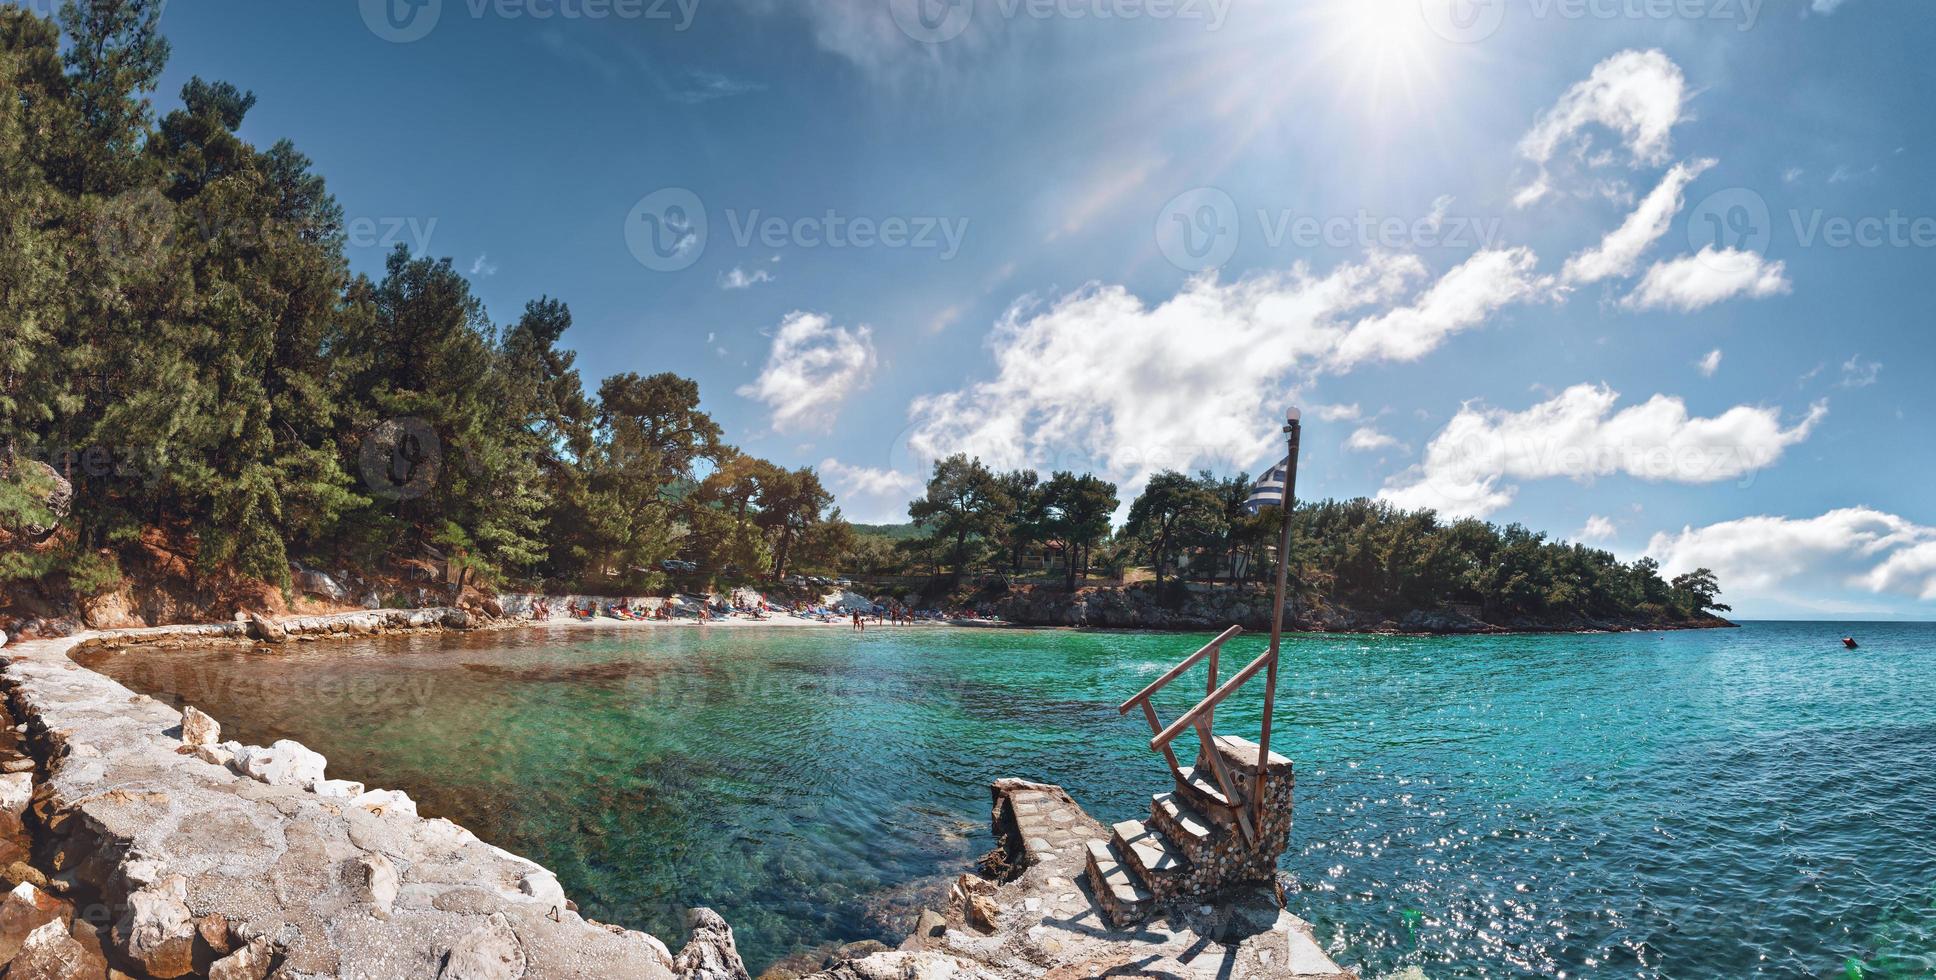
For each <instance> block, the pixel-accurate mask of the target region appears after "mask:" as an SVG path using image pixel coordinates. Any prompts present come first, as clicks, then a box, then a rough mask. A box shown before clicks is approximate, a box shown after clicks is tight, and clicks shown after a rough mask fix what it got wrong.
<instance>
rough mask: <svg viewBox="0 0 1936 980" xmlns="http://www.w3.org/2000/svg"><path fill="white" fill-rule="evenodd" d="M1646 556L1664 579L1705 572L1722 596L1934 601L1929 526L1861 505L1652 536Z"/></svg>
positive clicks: (1934, 559)
mask: <svg viewBox="0 0 1936 980" xmlns="http://www.w3.org/2000/svg"><path fill="white" fill-rule="evenodd" d="M1647 554H1649V555H1651V556H1653V557H1654V559H1655V560H1657V561H1659V562H1660V564H1661V570H1662V571H1664V572H1666V573H1667V574H1668V575H1678V574H1681V573H1683V572H1689V571H1692V570H1694V569H1696V568H1710V569H1713V570H1714V573H1715V575H1716V576H1717V577H1718V578H1719V579H1720V580H1721V584H1722V586H1723V587H1724V588H1726V589H1728V590H1729V592H1730V593H1734V592H1735V591H1736V590H1739V591H1741V592H1745V593H1749V594H1767V593H1772V592H1775V591H1777V590H1779V589H1781V588H1783V587H1784V586H1788V585H1791V584H1793V585H1800V586H1803V587H1804V588H1806V589H1807V590H1808V591H1809V592H1811V593H1820V592H1822V591H1825V590H1826V589H1828V588H1849V589H1859V590H1864V591H1868V592H1873V593H1878V594H1881V593H1896V594H1901V595H1909V596H1914V597H1916V598H1919V599H1925V600H1928V599H1936V528H1933V527H1926V526H1923V525H1920V524H1917V523H1915V522H1913V521H1910V520H1907V519H1905V518H1902V517H1898V516H1896V515H1895V514H1890V513H1886V512H1883V511H1879V510H1875V509H1873V508H1869V507H1846V508H1842V509H1840V510H1832V511H1829V512H1827V513H1825V514H1822V515H1821V516H1819V517H1807V518H1791V517H1776V516H1767V515H1763V516H1756V517H1743V518H1740V519H1738V520H1732V521H1722V522H1720V523H1718V524H1710V525H1708V526H1706V527H1700V528H1696V527H1684V528H1682V529H1681V531H1680V532H1679V533H1677V534H1669V533H1665V532H1663V533H1660V534H1656V535H1654V537H1653V540H1652V541H1650V542H1649V543H1648V545H1647Z"/></svg>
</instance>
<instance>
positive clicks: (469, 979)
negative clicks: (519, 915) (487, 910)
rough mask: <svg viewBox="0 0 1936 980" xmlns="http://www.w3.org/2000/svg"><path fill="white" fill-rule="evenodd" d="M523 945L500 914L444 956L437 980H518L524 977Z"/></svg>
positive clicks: (461, 940)
mask: <svg viewBox="0 0 1936 980" xmlns="http://www.w3.org/2000/svg"><path fill="white" fill-rule="evenodd" d="M524 971H525V958H524V944H523V943H520V942H519V941H518V935H517V933H515V932H512V931H511V923H510V922H509V921H508V920H507V919H505V917H504V913H502V912H499V913H496V914H494V915H492V916H491V917H490V918H489V919H487V920H485V922H484V924H483V925H480V926H478V927H477V928H476V929H474V930H472V931H471V933H470V934H469V935H467V936H465V937H464V938H462V939H460V940H458V941H457V944H456V945H454V946H452V947H451V948H450V952H449V953H446V954H445V955H444V965H443V967H442V969H440V970H438V971H437V977H438V980H518V978H519V977H522V976H524Z"/></svg>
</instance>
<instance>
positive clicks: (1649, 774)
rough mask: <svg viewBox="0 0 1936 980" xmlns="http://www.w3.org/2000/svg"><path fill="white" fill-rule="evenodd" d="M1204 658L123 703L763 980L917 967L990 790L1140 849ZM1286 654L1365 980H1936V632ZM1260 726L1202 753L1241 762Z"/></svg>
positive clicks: (1303, 871) (684, 666) (389, 674)
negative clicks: (1152, 734) (691, 930)
mask: <svg viewBox="0 0 1936 980" xmlns="http://www.w3.org/2000/svg"><path fill="white" fill-rule="evenodd" d="M1850 633H1853V634H1854V635H1856V636H1857V637H1859V638H1860V639H1861V641H1862V644H1863V646H1862V648H1861V649H1860V650H1856V651H1847V650H1844V649H1843V648H1842V646H1841V643H1840V638H1841V637H1842V636H1843V635H1845V634H1850ZM1206 639H1207V637H1201V636H1181V635H1175V634H1134V633H1074V632H1055V631H1046V632H1023V631H1006V630H1001V631H993V630H991V631H978V630H928V629H910V630H894V629H875V630H870V631H869V632H867V633H866V634H865V635H859V636H856V635H853V634H851V633H849V632H846V631H844V630H840V629H827V630H820V629H772V630H758V629H709V630H701V629H698V628H682V629H659V630H639V629H599V630H588V629H555V630H553V629H540V630H527V631H515V632H508V633H493V634H487V635H482V636H471V637H464V638H441V637H440V638H415V639H407V640H386V641H375V642H367V643H357V644H316V645H312V646H304V647H299V648H294V650H293V652H291V653H289V654H287V655H270V656H265V655H258V654H251V653H243V652H236V651H221V652H214V653H159V652H143V653H139V654H133V655H128V656H124V657H118V658H112V659H110V660H109V661H108V663H107V665H106V668H105V669H107V670H108V671H109V672H110V673H112V674H114V675H115V676H117V677H119V678H120V679H122V680H123V681H124V682H127V683H129V684H131V686H134V687H136V688H138V689H141V690H146V691H150V692H154V693H157V694H169V693H172V694H174V695H178V696H180V697H181V698H183V699H186V700H187V701H190V702H192V703H195V704H197V705H200V706H202V707H203V708H205V709H207V710H210V711H211V712H212V713H213V714H215V715H216V717H218V718H220V719H221V720H223V721H224V722H225V724H226V725H227V732H228V735H229V737H238V738H241V739H243V740H245V741H254V742H266V741H268V740H270V739H273V738H278V737H292V738H296V739H299V740H301V741H303V742H304V743H306V744H308V745H310V746H312V747H314V748H316V749H318V750H319V751H322V752H324V753H325V754H326V755H328V756H329V758H330V760H331V765H330V770H331V774H332V775H334V776H338V777H347V778H354V779H361V780H365V781H367V782H369V783H370V784H371V785H372V786H386V787H395V788H402V789H406V790H408V791H409V792H410V793H411V794H412V795H413V796H415V797H416V798H417V799H418V800H419V801H420V802H421V804H422V807H423V810H424V811H425V812H426V814H432V815H441V816H448V817H450V818H452V819H454V820H457V821H458V822H460V823H463V824H465V825H466V826H469V827H470V828H472V829H473V830H475V831H477V832H478V833H479V834H480V835H482V836H484V837H485V838H486V839H488V840H490V841H492V842H493V843H496V844H499V845H501V846H504V847H507V848H510V849H512V850H514V851H518V852H521V853H524V854H526V855H528V856H531V857H533V858H534V859H537V860H539V861H542V862H543V863H545V864H546V865H548V866H550V867H552V868H554V869H555V870H557V871H558V873H559V876H560V877H561V879H562V880H563V881H564V884H565V887H566V889H567V892H568V893H569V894H571V895H573V896H574V897H575V898H576V900H577V901H578V902H579V904H580V905H581V906H582V909H583V911H584V912H585V913H586V914H587V915H589V916H591V917H593V918H598V919H602V920H605V921H610V922H618V923H622V924H625V925H629V926H634V927H640V928H645V929H649V930H651V931H653V932H655V933H657V934H659V935H661V936H663V937H665V938H667V939H668V940H669V941H674V942H675V943H676V941H677V940H678V939H679V938H680V933H679V925H678V910H679V909H681V908H683V907H685V906H688V905H693V904H707V905H711V906H713V907H715V908H717V909H719V910H720V911H721V912H723V913H724V914H725V915H726V916H727V917H728V919H729V920H730V921H732V922H733V924H734V926H735V927H736V930H737V932H738V935H739V937H740V941H741V945H742V949H743V950H744V952H745V953H746V955H747V958H748V961H749V964H750V965H751V966H752V967H753V969H754V971H755V972H756V973H757V972H759V971H760V970H761V969H763V968H764V967H765V966H766V965H768V964H769V963H772V962H774V961H775V960H777V959H779V958H781V957H783V956H786V955H788V954H791V953H796V952H799V951H802V950H807V949H812V948H817V947H821V946H824V945H826V944H829V943H834V942H850V941H854V940H858V939H881V940H885V941H888V942H890V943H892V942H896V941H898V940H899V938H900V937H901V936H902V935H903V934H904V931H905V929H906V928H907V927H908V925H909V921H908V916H909V915H910V914H911V913H912V912H913V911H915V910H918V908H919V907H920V905H921V904H922V903H923V902H924V901H928V902H932V901H934V900H935V898H934V896H933V894H932V889H933V887H934V885H935V883H936V882H937V881H939V880H941V879H942V878H943V877H945V876H950V875H953V874H956V873H959V872H960V871H963V870H966V869H967V867H968V866H969V864H970V862H971V861H972V860H973V859H974V858H975V857H976V856H978V855H979V854H981V853H983V852H985V851H986V850H987V849H988V848H989V847H990V846H992V841H991V839H990V838H989V834H988V830H987V817H988V813H987V811H988V788H987V787H988V783H989V782H990V781H991V780H993V779H996V778H998V777H1003V776H1021V777H1029V778H1035V779H1042V780H1047V781H1051V782H1056V783H1060V784H1062V785H1064V786H1066V787H1068V788H1069V789H1070V790H1071V791H1072V792H1073V793H1074V794H1075V795H1076V798H1077V799H1078V800H1080V801H1081V802H1082V803H1083V804H1084V805H1085V806H1086V807H1087V808H1088V809H1089V810H1090V812H1091V813H1092V814H1094V815H1095V816H1097V817H1098V818H1100V819H1102V820H1104V821H1105V822H1109V821H1113V820H1120V819H1123V818H1125V817H1129V816H1133V815H1137V814H1140V813H1143V812H1145V811H1146V810H1147V808H1148V803H1149V794H1150V793H1152V792H1155V791H1158V790H1160V789H1162V788H1163V782H1164V778H1163V777H1164V773H1163V770H1162V768H1161V764H1160V762H1159V761H1158V760H1157V757H1156V756H1154V755H1151V754H1150V753H1149V752H1148V751H1147V750H1146V748H1145V747H1144V742H1145V741H1146V739H1147V737H1148V733H1147V729H1146V728H1144V727H1143V723H1142V721H1141V720H1140V718H1135V717H1132V718H1128V719H1125V718H1122V717H1119V716H1118V715H1117V713H1116V711H1115V707H1114V706H1115V704H1116V703H1118V702H1119V701H1120V700H1121V699H1122V698H1124V697H1127V696H1128V695H1130V694H1133V693H1134V692H1135V691H1136V690H1138V689H1139V688H1141V687H1142V686H1143V685H1144V684H1145V683H1147V682H1148V681H1149V680H1151V679H1153V678H1154V676H1155V675H1156V674H1158V673H1160V672H1161V671H1162V670H1163V669H1164V668H1165V667H1166V666H1167V665H1168V664H1169V663H1171V662H1173V661H1175V660H1177V659H1179V658H1181V657H1182V656H1183V655H1185V654H1187V653H1188V652H1190V651H1191V650H1193V649H1194V648H1195V647H1196V645H1198V644H1200V643H1202V642H1203V641H1204V640H1206ZM1262 643H1263V640H1262V639H1261V638H1257V637H1245V638H1242V639H1240V640H1238V641H1237V642H1236V643H1235V644H1233V647H1232V651H1233V652H1232V653H1231V654H1229V655H1227V656H1226V664H1227V665H1234V664H1238V663H1241V662H1244V661H1247V660H1248V659H1250V657H1251V656H1253V655H1254V654H1255V652H1257V651H1258V650H1260V649H1261V647H1262ZM1286 649H1287V652H1286V660H1285V669H1284V682H1283V688H1282V691H1281V693H1280V696H1279V703H1278V717H1277V732H1278V734H1277V741H1276V747H1277V748H1278V750H1279V751H1281V752H1282V753H1283V754H1285V755H1288V756H1290V757H1291V758H1293V759H1294V760H1295V761H1296V762H1297V765H1298V783H1297V797H1298V799H1297V814H1296V828H1295V831H1294V841H1293V849H1292V852H1291V853H1290V854H1288V855H1287V856H1286V858H1285V860H1284V863H1283V869H1284V871H1285V872H1286V873H1287V875H1288V876H1289V878H1290V880H1291V882H1292V889H1291V901H1292V908H1293V910H1294V911H1296V912H1297V913H1298V914H1300V915H1302V916H1304V917H1305V918H1306V919H1309V920H1311V921H1312V922H1313V923H1315V924H1316V925H1317V928H1318V933H1319V936H1320V938H1321V939H1322V940H1324V941H1325V942H1326V943H1327V944H1328V946H1329V948H1330V949H1331V951H1332V952H1333V954H1334V955H1335V956H1336V958H1337V959H1338V960H1339V961H1340V962H1343V963H1346V964H1351V965H1356V966H1359V967H1360V968H1362V969H1363V970H1364V972H1365V974H1366V975H1367V976H1376V975H1378V974H1381V973H1384V972H1389V971H1394V970H1398V969H1402V968H1404V967H1409V966H1417V967H1420V968H1422V969H1423V970H1424V972H1425V973H1426V975H1428V976H1431V977H1435V978H1436V977H1465V976H1472V977H1478V976H1487V977H1491V976H1551V975H1561V974H1563V975H1566V976H1579V977H1614V976H1620V977H1633V976H1641V977H1656V976H1658V977H1793V976H1836V977H1852V976H1862V977H1912V976H1930V975H1936V625H1930V624H1873V623H1869V624H1854V625H1837V624H1814V623H1810V624H1795V623H1759V624H1750V625H1749V626H1748V627H1746V628H1744V629H1740V630H1720V631H1705V632H1690V633H1660V634H1622V635H1603V636H1536V637H1460V638H1400V637H1352V636H1298V637H1294V638H1292V639H1290V640H1289V641H1288V643H1287V648H1286ZM1233 669H1234V667H1233V666H1227V667H1226V676H1227V674H1228V672H1229V671H1230V670H1233ZM1192 676H1195V675H1192ZM1191 691H1200V688H1197V687H1195V686H1194V685H1189V686H1186V685H1183V684H1179V685H1177V686H1176V688H1175V689H1174V693H1173V694H1172V695H1171V696H1170V698H1169V700H1168V703H1167V704H1166V705H1165V706H1164V713H1165V715H1166V717H1170V718H1174V717H1175V716H1176V715H1177V713H1178V712H1179V711H1180V710H1181V709H1182V708H1183V707H1185V706H1187V704H1188V703H1189V701H1190V696H1189V694H1190V692H1191ZM1257 691H1258V689H1257V688H1255V687H1253V688H1252V690H1251V691H1250V692H1249V693H1248V695H1247V696H1243V697H1240V698H1239V699H1238V701H1236V702H1233V703H1232V705H1231V706H1230V707H1227V708H1226V709H1224V710H1223V711H1222V712H1221V713H1220V715H1219V722H1218V727H1219V729H1220V730H1222V731H1224V732H1226V733H1230V734H1240V735H1243V734H1247V735H1249V736H1251V737H1255V730H1256V728H1257V725H1258V722H1259V720H1260V719H1259V713H1260V708H1261V702H1260V697H1259V695H1258V694H1257Z"/></svg>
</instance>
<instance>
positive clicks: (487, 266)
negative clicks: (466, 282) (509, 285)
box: [471, 255, 497, 279]
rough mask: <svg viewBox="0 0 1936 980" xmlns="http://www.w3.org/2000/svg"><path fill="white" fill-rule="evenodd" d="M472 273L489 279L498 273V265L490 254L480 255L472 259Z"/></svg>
mask: <svg viewBox="0 0 1936 980" xmlns="http://www.w3.org/2000/svg"><path fill="white" fill-rule="evenodd" d="M471 275H472V276H475V277H482V278H486V279H488V278H490V277H491V276H495V275H497V265H496V264H495V263H493V262H492V261H491V257H490V256H489V255H479V256H478V257H477V258H476V259H473V260H472V261H471Z"/></svg>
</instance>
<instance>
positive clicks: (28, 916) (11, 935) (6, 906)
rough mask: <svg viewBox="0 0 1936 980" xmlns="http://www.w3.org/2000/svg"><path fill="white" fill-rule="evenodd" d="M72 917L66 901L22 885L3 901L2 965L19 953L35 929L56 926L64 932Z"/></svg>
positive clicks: (0, 926)
mask: <svg viewBox="0 0 1936 980" xmlns="http://www.w3.org/2000/svg"><path fill="white" fill-rule="evenodd" d="M73 917H74V912H73V909H72V908H70V907H69V906H68V904H67V903H66V902H63V901H61V900H60V899H58V898H55V897H54V896H52V895H49V894H47V893H46V892H44V891H41V890H40V889H38V888H35V887H34V886H33V885H31V884H29V883H27V882H24V881H23V882H21V883H20V884H19V885H18V886H16V887H15V888H14V890H13V891H10V892H8V893H7V895H6V897H5V898H0V963H5V962H7V961H8V960H9V959H12V958H13V956H14V954H16V953H18V952H20V950H21V948H22V946H23V944H25V943H26V941H27V937H28V935H29V934H31V933H32V932H33V931H34V930H36V929H39V928H40V927H42V926H44V925H47V924H49V923H54V924H57V925H58V926H59V927H60V928H61V930H62V931H63V932H65V931H66V929H67V925H68V923H69V922H70V921H72V919H73Z"/></svg>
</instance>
